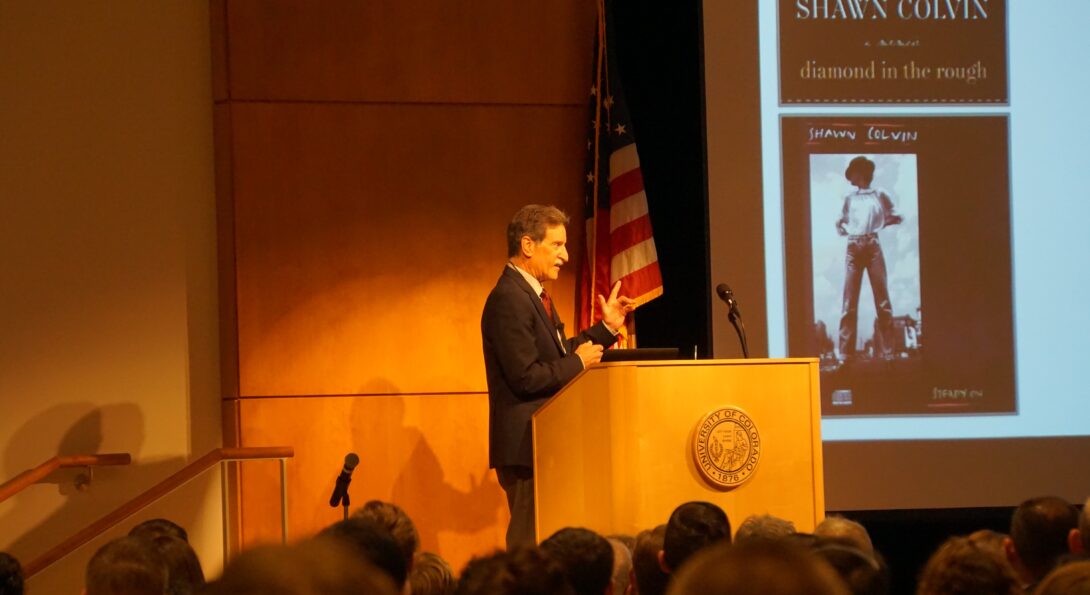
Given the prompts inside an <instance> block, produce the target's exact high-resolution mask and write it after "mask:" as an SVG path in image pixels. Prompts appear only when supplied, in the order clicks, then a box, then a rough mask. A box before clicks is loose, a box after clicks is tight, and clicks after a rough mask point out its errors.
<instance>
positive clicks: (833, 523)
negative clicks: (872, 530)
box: [814, 516, 874, 556]
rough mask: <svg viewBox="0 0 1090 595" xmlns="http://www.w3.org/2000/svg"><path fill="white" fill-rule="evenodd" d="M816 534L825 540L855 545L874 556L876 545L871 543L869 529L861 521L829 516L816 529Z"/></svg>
mask: <svg viewBox="0 0 1090 595" xmlns="http://www.w3.org/2000/svg"><path fill="white" fill-rule="evenodd" d="M814 535H816V536H817V537H820V538H821V539H823V540H832V541H839V542H841V543H844V544H846V545H851V546H854V547H855V548H857V549H859V550H861V551H863V552H864V553H866V554H868V555H871V556H873V555H874V545H873V544H872V543H871V540H870V535H868V534H867V529H866V528H865V527H863V525H860V524H859V523H857V522H855V521H853V520H851V519H846V518H844V517H842V516H828V517H825V520H823V521H821V523H819V524H818V526H817V527H816V528H815V529H814Z"/></svg>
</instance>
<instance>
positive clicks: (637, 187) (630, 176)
mask: <svg viewBox="0 0 1090 595" xmlns="http://www.w3.org/2000/svg"><path fill="white" fill-rule="evenodd" d="M641 190H643V174H642V173H641V172H640V168H638V167H637V168H635V169H630V170H628V171H626V172H625V173H623V174H621V175H619V176H617V177H616V178H613V179H612V180H610V181H609V204H611V205H615V204H617V203H619V202H621V201H622V200H624V199H626V198H628V197H629V196H632V195H633V194H636V193H637V192H639V191H641Z"/></svg>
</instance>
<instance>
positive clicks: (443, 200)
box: [212, 0, 595, 568]
mask: <svg viewBox="0 0 1090 595" xmlns="http://www.w3.org/2000/svg"><path fill="white" fill-rule="evenodd" d="M212 11H213V18H212V22H213V51H214V55H216V56H217V62H216V64H215V68H214V71H215V73H216V76H215V84H214V89H215V92H216V96H217V97H216V145H217V146H216V152H217V155H216V157H217V184H218V187H217V195H218V201H219V212H220V263H221V299H222V300H223V303H224V304H225V307H224V308H223V309H222V314H223V315H222V322H223V327H222V329H221V335H222V338H223V339H224V353H223V356H222V361H223V364H224V374H223V379H224V383H223V392H224V397H225V398H226V399H227V400H228V401H229V406H228V407H227V408H225V409H226V410H227V411H233V412H234V416H235V419H231V420H228V430H227V432H228V434H227V435H228V437H229V439H234V440H237V441H238V442H239V443H241V444H242V445H247V446H248V445H261V444H278V443H279V444H289V445H293V446H295V447H296V452H297V458H296V460H294V461H293V462H292V463H291V464H290V469H289V477H290V478H292V479H291V481H292V488H291V490H292V492H291V493H292V496H291V498H290V502H291V505H290V508H289V511H290V515H291V518H292V533H293V535H296V536H299V535H305V534H309V533H312V532H314V531H316V530H318V529H320V528H321V527H322V526H324V525H326V524H328V523H329V522H331V521H332V520H335V519H336V518H337V511H332V510H330V509H329V508H328V504H327V502H326V501H327V500H328V497H329V493H328V492H329V490H330V489H332V482H333V479H334V477H335V475H336V473H337V472H338V470H339V466H340V463H341V461H342V459H343V457H344V455H345V453H346V452H348V451H355V452H358V453H359V454H360V456H361V458H362V459H363V461H364V463H363V464H362V465H361V468H360V469H359V470H358V471H357V473H356V475H355V479H354V484H353V492H352V493H353V496H354V501H355V502H356V503H357V504H362V503H363V501H365V499H367V498H371V497H378V498H383V499H391V500H393V501H394V502H396V503H398V504H400V505H402V506H403V507H405V508H406V509H407V510H408V511H409V512H410V513H411V514H413V516H414V518H415V519H416V521H417V524H418V525H419V528H420V531H421V534H422V536H423V537H424V543H423V546H424V547H425V548H428V549H433V550H436V549H437V550H438V552H439V553H440V554H442V555H443V556H445V557H447V558H448V559H449V560H450V561H451V562H452V563H453V564H454V565H455V567H456V568H460V567H461V565H462V564H463V563H464V562H465V561H466V560H467V559H468V557H469V556H470V555H471V554H473V553H481V552H486V551H488V550H489V549H491V548H492V547H497V546H500V545H502V542H503V539H502V535H503V529H504V527H505V525H506V514H507V513H506V505H505V503H504V500H503V497H502V491H501V490H500V489H499V487H498V485H497V484H496V480H495V477H494V474H492V473H490V472H489V471H488V470H487V398H486V396H485V395H484V391H485V390H486V386H485V378H484V368H483V362H482V359H481V344H480V331H479V320H480V311H481V307H482V306H483V304H484V299H485V297H486V296H487V294H488V291H489V290H490V289H491V287H492V285H493V284H494V283H495V280H496V278H497V277H498V276H499V273H500V271H501V268H502V266H503V262H504V260H505V254H506V252H505V243H504V242H505V241H504V233H503V232H504V227H505V225H506V222H507V221H508V219H509V218H510V216H511V214H512V213H513V212H514V211H515V210H516V209H517V208H518V207H519V206H521V205H523V204H526V203H529V202H543V203H552V204H557V205H558V206H561V207H562V208H564V209H565V210H567V211H568V212H569V213H570V214H573V215H576V221H578V219H579V217H578V215H579V212H580V210H581V203H582V176H581V171H582V167H583V138H584V135H585V126H586V121H585V120H586V98H587V96H586V94H587V91H588V89H589V85H590V68H589V64H590V52H591V45H592V37H591V36H592V34H593V30H594V18H595V4H594V3H593V2H590V1H588V0H562V1H558V2H553V3H545V4H535V3H511V2H500V1H498V0H491V1H482V2H471V3H468V2H449V1H447V2H444V1H442V0H414V1H393V0H387V1H383V2H367V3H361V2H357V1H355V0H335V1H333V0H331V1H328V2H321V3H313V2H303V1H301V0H299V1H279V2H266V1H258V0H249V1H242V0H232V1H230V2H223V1H215V0H213V2H212ZM573 231H574V232H575V233H573V234H572V236H573V237H572V239H573V240H575V242H574V245H573V246H572V260H573V263H574V262H576V261H577V258H578V255H579V254H580V253H581V246H580V245H579V241H580V236H581V234H579V233H578V224H576V226H575V227H574V228H573ZM575 269H576V267H575V265H574V264H572V265H570V266H569V267H568V270H567V271H566V272H565V274H563V275H562V279H561V281H559V282H558V285H557V287H556V288H554V290H553V293H554V294H555V295H557V296H558V299H557V302H558V304H559V306H560V308H561V313H562V315H565V316H566V317H567V318H568V319H571V312H572V301H573V293H574V292H573V288H574V277H575ZM234 400H237V401H238V402H237V403H230V402H231V401H234ZM244 473H245V474H246V475H244V476H243V482H242V504H243V513H242V516H243V531H242V533H243V538H244V541H246V542H247V543H249V542H252V541H257V540H261V539H265V538H268V537H269V536H271V535H274V534H275V523H276V522H278V521H277V518H276V514H275V504H276V503H275V499H274V498H272V497H271V496H270V495H268V494H270V493H269V492H268V491H267V490H268V489H274V488H275V486H274V485H273V484H267V483H266V482H267V481H269V480H270V478H272V479H275V474H274V470H273V469H272V467H270V470H263V471H244ZM270 473H273V475H268V474H270ZM274 483H275V482H274ZM270 486H272V487H270ZM271 493H272V494H275V489H274V491H273V492H271ZM261 494H264V496H262V495H261ZM467 498H468V500H467ZM466 502H471V503H472V504H473V505H472V506H469V507H467V505H466ZM270 506H272V507H273V508H272V509H271V510H272V512H271V513H269V510H267V509H268V508H269V507H270Z"/></svg>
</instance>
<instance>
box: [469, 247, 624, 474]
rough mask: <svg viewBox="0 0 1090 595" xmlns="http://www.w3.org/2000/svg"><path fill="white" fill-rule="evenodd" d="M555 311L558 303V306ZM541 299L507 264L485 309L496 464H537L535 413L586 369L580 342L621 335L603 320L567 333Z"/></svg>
mask: <svg viewBox="0 0 1090 595" xmlns="http://www.w3.org/2000/svg"><path fill="white" fill-rule="evenodd" d="M554 313H555V309H554ZM557 328H560V334H561V335H563V334H564V330H563V329H564V325H563V324H561V323H560V320H559V318H557V319H556V320H555V321H552V320H550V319H549V317H548V315H547V314H546V313H545V307H544V306H542V304H541V299H540V298H539V297H538V296H537V295H535V294H534V290H533V289H531V287H530V284H529V283H527V282H526V279H523V277H522V275H521V274H520V273H519V272H518V271H516V270H514V269H512V268H511V267H509V266H508V267H504V269H503V274H502V275H500V279H499V281H497V282H496V287H495V288H493V289H492V293H490V294H488V300H487V301H486V302H485V304H484V313H483V314H481V338H482V340H483V343H484V368H485V373H486V374H487V376H488V404H489V408H488V431H489V435H488V438H489V439H488V451H489V453H488V462H489V465H490V466H491V467H503V466H507V465H523V466H526V467H532V466H533V444H532V441H531V429H530V417H531V416H532V415H533V413H534V411H537V408H538V407H540V406H541V405H542V404H543V403H544V402H545V401H546V400H547V399H548V398H549V397H551V396H553V395H554V394H556V392H557V391H558V390H560V388H561V387H563V386H564V385H565V384H567V383H568V382H569V381H571V379H572V378H575V377H576V375H578V374H579V372H582V371H583V364H582V362H580V360H579V356H578V355H575V348H576V347H577V346H578V345H579V344H581V343H585V342H587V341H593V342H595V343H597V344H599V345H604V346H609V345H612V344H613V343H614V341H616V338H615V337H614V336H613V334H612V333H610V332H609V329H607V328H606V326H605V325H604V324H602V323H601V322H599V323H598V324H595V325H594V326H592V327H591V328H589V329H587V330H585V331H583V332H582V333H580V334H579V335H578V336H577V337H573V338H571V339H567V338H565V339H564V349H565V350H566V352H565V351H562V350H561V343H560V339H559V338H558V337H557V333H556V329H557Z"/></svg>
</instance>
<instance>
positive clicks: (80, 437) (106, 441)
mask: <svg viewBox="0 0 1090 595" xmlns="http://www.w3.org/2000/svg"><path fill="white" fill-rule="evenodd" d="M73 420H74V421H73ZM144 427H145V424H144V414H143V412H142V411H141V409H140V407H139V406H137V405H136V404H133V403H118V404H112V405H104V406H95V405H93V404H91V403H64V404H60V405H56V406H54V407H52V408H50V409H47V410H46V411H44V412H42V413H40V414H39V415H36V416H34V417H32V418H31V419H30V420H28V421H27V422H26V423H25V424H24V425H23V426H22V427H20V428H19V429H18V430H16V431H15V432H14V433H13V434H12V435H11V436H10V437H9V438H8V442H7V444H6V445H5V449H4V459H3V461H4V477H3V478H2V481H7V480H8V479H10V478H12V477H14V476H15V475H17V474H19V473H22V472H23V471H25V470H27V469H31V468H33V467H36V466H38V465H40V464H42V463H44V462H45V461H47V460H48V459H50V458H52V457H54V456H64V455H78V454H101V453H115V452H127V453H129V454H131V455H132V458H133V463H132V464H130V465H127V466H120V467H96V468H95V469H94V470H93V471H92V480H91V482H90V483H89V484H88V485H87V486H86V487H85V488H84V489H76V483H77V479H80V478H79V476H80V475H86V473H87V470H86V469H69V470H65V469H61V470H59V471H57V472H55V473H53V474H52V475H50V476H49V477H47V478H46V479H45V480H43V481H42V482H40V483H39V484H37V485H33V486H30V487H29V488H27V489H25V490H23V491H22V492H21V493H19V494H18V495H16V496H14V497H13V498H11V499H10V500H8V501H7V502H5V503H4V510H5V512H4V513H3V514H2V515H0V527H3V528H4V535H3V538H4V539H5V540H10V541H5V542H0V550H4V551H7V552H9V553H11V554H12V555H13V556H15V557H16V558H18V559H19V560H21V561H23V563H27V562H29V561H30V560H32V559H34V558H36V557H38V556H40V555H41V554H43V553H45V552H46V551H48V550H49V548H51V547H54V546H56V545H57V544H58V543H60V542H61V541H63V540H64V539H67V538H68V537H70V536H72V535H73V534H75V533H76V532H78V531H80V530H81V529H83V528H84V527H86V526H87V525H89V524H91V523H92V522H94V521H96V520H98V518H99V517H101V516H103V515H105V514H106V513H108V512H110V511H112V510H113V509H114V508H116V507H118V506H119V505H121V504H123V503H125V502H126V501H128V500H129V499H131V498H133V497H135V496H136V495H138V494H139V493H140V492H141V491H143V490H145V489H147V488H148V487H150V486H151V485H153V484H154V483H156V482H158V481H160V480H162V479H163V478H164V477H166V476H167V475H169V474H170V473H172V472H174V471H176V470H177V469H179V468H180V467H181V466H182V463H183V460H182V458H181V457H174V458H168V459H164V460H159V461H155V462H152V463H146V462H141V461H140V449H141V447H142V446H143V444H144ZM57 435H60V436H61V438H60V441H59V443H58V444H57V446H56V448H55V450H54V449H50V448H48V447H45V446H44V445H45V444H48V443H49V442H50V441H51V440H52V438H51V437H52V436H57ZM179 512H180V513H182V511H179ZM182 516H192V515H182ZM174 520H175V521H176V522H178V523H179V524H182V525H183V526H187V524H192V523H193V521H194V519H192V518H177V519H174Z"/></svg>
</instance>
